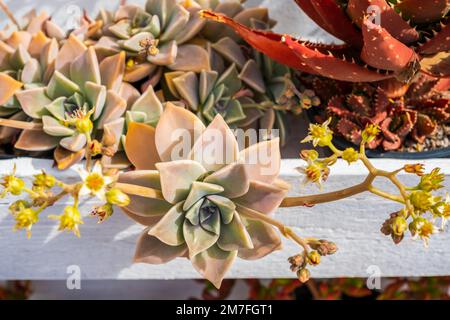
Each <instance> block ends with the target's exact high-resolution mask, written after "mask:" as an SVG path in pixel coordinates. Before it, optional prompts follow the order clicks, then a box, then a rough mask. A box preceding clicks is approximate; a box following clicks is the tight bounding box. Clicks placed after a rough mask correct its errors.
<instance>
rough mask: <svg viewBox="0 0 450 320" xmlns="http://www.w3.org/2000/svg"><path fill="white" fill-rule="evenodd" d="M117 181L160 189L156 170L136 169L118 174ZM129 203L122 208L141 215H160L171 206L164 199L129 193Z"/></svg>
mask: <svg viewBox="0 0 450 320" xmlns="http://www.w3.org/2000/svg"><path fill="white" fill-rule="evenodd" d="M118 181H119V182H121V183H127V184H133V185H137V186H142V187H146V188H153V189H157V190H161V184H160V175H159V172H158V171H156V170H136V171H129V172H124V173H121V174H120V175H119V180H118ZM129 197H130V200H131V201H130V204H129V205H128V206H127V207H125V208H124V209H126V210H128V211H129V212H131V213H133V214H135V215H138V216H141V217H155V216H161V215H163V214H165V213H166V212H168V211H169V210H170V208H172V207H173V205H172V204H170V203H167V202H166V201H164V200H160V199H152V198H147V197H140V196H134V195H129Z"/></svg>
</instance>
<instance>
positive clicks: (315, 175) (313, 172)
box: [297, 161, 330, 188]
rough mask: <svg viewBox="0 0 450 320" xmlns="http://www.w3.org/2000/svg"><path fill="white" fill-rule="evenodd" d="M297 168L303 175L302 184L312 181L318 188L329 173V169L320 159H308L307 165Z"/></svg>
mask: <svg viewBox="0 0 450 320" xmlns="http://www.w3.org/2000/svg"><path fill="white" fill-rule="evenodd" d="M297 170H298V171H300V172H301V173H302V174H304V175H305V179H304V180H303V185H306V184H308V183H309V182H312V183H315V184H316V185H317V186H318V187H319V188H322V183H323V182H324V181H326V180H327V178H328V175H329V174H330V169H329V168H328V167H327V166H326V165H324V164H323V163H322V162H320V161H309V163H308V165H307V166H304V167H299V168H297Z"/></svg>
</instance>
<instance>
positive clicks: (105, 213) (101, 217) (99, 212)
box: [91, 203, 114, 223]
mask: <svg viewBox="0 0 450 320" xmlns="http://www.w3.org/2000/svg"><path fill="white" fill-rule="evenodd" d="M113 211H114V210H113V207H112V204H110V203H106V204H104V205H102V206H99V207H96V208H94V210H92V212H91V215H93V216H96V217H98V223H102V222H103V221H105V220H107V219H108V218H109V217H111V216H112V214H113Z"/></svg>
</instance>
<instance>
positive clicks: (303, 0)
mask: <svg viewBox="0 0 450 320" xmlns="http://www.w3.org/2000/svg"><path fill="white" fill-rule="evenodd" d="M295 2H296V3H297V4H298V5H299V6H300V7H301V8H302V9H303V11H304V12H305V13H306V14H308V15H309V17H310V18H312V19H313V20H314V21H315V22H316V23H317V24H318V25H319V26H321V27H322V28H323V29H325V30H326V31H328V32H329V33H331V34H332V35H334V36H335V37H337V38H338V39H340V40H342V41H344V42H345V44H343V45H324V44H315V43H311V42H307V41H301V40H297V39H294V38H293V37H291V36H289V35H281V34H276V33H273V32H269V31H264V30H256V29H252V28H250V27H249V26H246V25H245V24H242V23H240V21H237V19H235V20H233V19H231V18H230V17H227V16H226V15H228V13H225V14H222V13H214V12H211V11H204V12H203V13H202V14H203V16H204V17H206V18H208V19H211V20H213V21H218V22H222V23H225V24H227V25H229V26H231V27H232V28H233V29H235V30H236V31H237V32H238V33H239V34H240V35H241V36H242V37H243V38H244V39H245V40H246V41H247V42H249V43H250V44H251V45H252V46H254V47H255V48H256V49H258V50H260V51H262V52H263V53H265V54H267V55H268V56H269V57H271V58H273V59H274V60H276V61H278V62H280V63H284V64H287V65H289V66H291V67H293V68H296V69H298V70H300V71H304V72H307V73H310V74H316V75H321V76H324V77H328V78H332V79H336V80H342V81H351V82H371V81H380V80H383V79H388V78H397V79H399V80H400V81H406V82H407V81H410V80H412V79H413V78H414V76H415V75H416V74H417V72H418V71H419V70H421V71H423V72H426V73H427V74H430V75H433V76H435V77H445V76H449V75H450V68H449V64H448V60H449V54H450V53H449V49H450V38H449V32H450V27H449V25H448V21H449V19H448V10H449V7H450V4H449V2H448V1H447V0H437V1H425V2H424V1H416V0H405V1H386V0H348V1H340V0H339V1H337V0H324V1H315V0H296V1H295Z"/></svg>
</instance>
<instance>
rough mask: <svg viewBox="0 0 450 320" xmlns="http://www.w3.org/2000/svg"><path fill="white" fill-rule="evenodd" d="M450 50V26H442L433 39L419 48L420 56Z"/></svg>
mask: <svg viewBox="0 0 450 320" xmlns="http://www.w3.org/2000/svg"><path fill="white" fill-rule="evenodd" d="M449 50H450V24H449V23H447V24H446V25H443V26H442V29H441V31H439V32H437V33H436V34H435V35H434V37H433V38H431V39H430V40H428V41H427V42H426V43H424V44H423V45H421V46H420V47H419V53H420V54H435V53H437V52H441V51H449Z"/></svg>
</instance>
